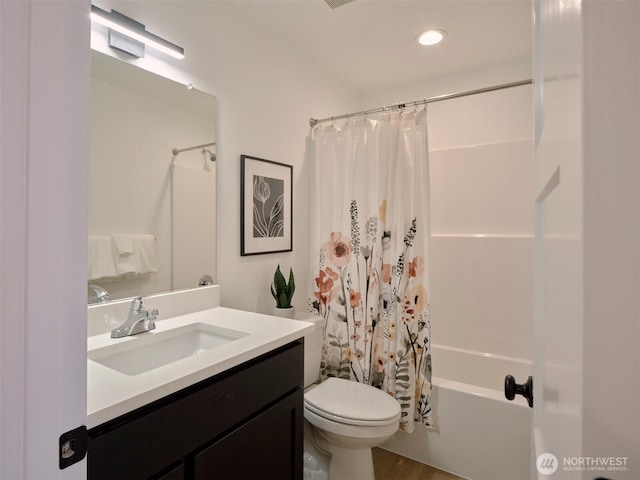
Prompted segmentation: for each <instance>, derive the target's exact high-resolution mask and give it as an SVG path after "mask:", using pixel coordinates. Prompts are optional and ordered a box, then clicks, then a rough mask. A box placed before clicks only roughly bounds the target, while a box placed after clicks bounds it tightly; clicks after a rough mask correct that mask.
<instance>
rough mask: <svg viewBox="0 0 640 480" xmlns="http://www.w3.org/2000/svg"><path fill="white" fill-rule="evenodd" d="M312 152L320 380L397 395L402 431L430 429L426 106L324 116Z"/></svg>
mask: <svg viewBox="0 0 640 480" xmlns="http://www.w3.org/2000/svg"><path fill="white" fill-rule="evenodd" d="M310 152H311V155H312V164H313V174H312V176H313V181H312V196H311V198H312V200H311V203H312V206H311V208H312V209H311V216H312V218H311V225H312V226H311V248H312V250H311V251H312V267H311V272H312V274H313V279H314V281H313V284H312V294H311V296H310V303H311V305H312V309H313V310H314V311H315V312H316V313H317V314H319V315H321V316H322V317H323V318H324V328H323V335H324V344H323V348H322V364H321V371H320V380H324V379H326V378H327V377H339V378H346V379H350V380H353V381H357V382H361V383H365V384H368V385H372V386H374V387H377V388H380V389H382V390H383V391H385V392H387V393H388V394H389V395H392V396H393V397H394V398H396V400H398V402H399V403H400V405H401V409H402V416H401V419H400V428H401V429H403V430H405V431H407V432H412V431H413V430H414V428H415V423H414V422H415V421H420V422H423V423H424V424H425V425H427V426H428V427H430V426H432V422H431V355H430V346H431V343H430V342H431V340H430V331H431V324H430V315H429V303H428V302H429V298H428V276H427V272H428V267H429V258H428V249H427V243H428V239H429V159H428V145H427V112H426V109H425V110H422V111H420V112H418V111H413V112H406V111H405V112H403V111H400V112H392V113H383V114H380V115H376V116H367V117H366V118H364V119H363V118H357V119H355V120H351V121H349V122H347V123H346V124H345V125H344V126H342V127H338V126H335V125H322V124H321V125H319V126H316V127H314V129H313V130H312V132H311V136H310Z"/></svg>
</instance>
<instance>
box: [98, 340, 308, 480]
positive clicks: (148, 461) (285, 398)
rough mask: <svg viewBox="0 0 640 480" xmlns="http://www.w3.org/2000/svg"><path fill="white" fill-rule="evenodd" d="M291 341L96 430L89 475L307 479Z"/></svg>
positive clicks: (297, 352)
mask: <svg viewBox="0 0 640 480" xmlns="http://www.w3.org/2000/svg"><path fill="white" fill-rule="evenodd" d="M302 378H303V345H302V342H301V341H296V342H292V343H290V344H288V345H286V346H284V347H281V348H279V349H276V350H275V351H273V352H270V353H267V354H265V355H262V356H260V357H258V358H256V359H254V360H252V361H249V362H246V363H244V364H242V365H240V366H238V367H236V368H233V369H231V370H230V371H228V372H225V373H221V374H218V375H215V376H213V377H211V378H209V379H207V380H204V381H202V382H199V383H197V384H196V385H193V386H191V387H188V388H185V389H183V390H181V391H179V392H176V393H175V394H172V395H169V396H167V397H165V398H163V399H161V400H158V401H156V402H153V403H152V404H150V405H147V406H144V407H141V408H139V409H137V410H135V411H133V412H131V413H129V414H126V415H123V416H121V417H118V418H116V419H114V420H112V421H109V422H107V423H105V424H102V425H99V426H97V427H95V428H92V429H91V430H89V452H88V478H90V479H92V478H95V479H98V478H111V479H113V478H118V479H126V478H137V479H139V478H162V479H174V478H175V479H177V478H211V479H214V478H239V479H246V478H282V479H292V478H302V431H303V430H302V427H303V414H302V398H303V390H302Z"/></svg>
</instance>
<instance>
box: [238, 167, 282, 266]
mask: <svg viewBox="0 0 640 480" xmlns="http://www.w3.org/2000/svg"><path fill="white" fill-rule="evenodd" d="M240 176H241V182H240V211H241V215H242V216H241V219H240V255H243V256H244V255H259V254H263V253H275V252H290V251H291V250H292V249H293V226H292V219H293V167H292V166H291V165H286V164H284V163H278V162H274V161H272V160H265V159H263V158H256V157H250V156H248V155H241V156H240Z"/></svg>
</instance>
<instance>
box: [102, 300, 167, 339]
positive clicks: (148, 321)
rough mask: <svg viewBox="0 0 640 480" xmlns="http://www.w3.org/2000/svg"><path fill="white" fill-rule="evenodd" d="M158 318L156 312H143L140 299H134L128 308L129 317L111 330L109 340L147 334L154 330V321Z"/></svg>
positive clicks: (154, 310)
mask: <svg viewBox="0 0 640 480" xmlns="http://www.w3.org/2000/svg"><path fill="white" fill-rule="evenodd" d="M157 316H158V310H156V309H155V308H154V309H151V310H145V309H144V303H143V302H142V297H136V298H134V299H133V301H132V302H131V307H129V316H128V317H127V321H126V322H124V323H123V324H122V325H120V326H119V327H118V328H114V329H113V330H111V338H122V337H128V336H129V335H135V334H137V333H142V332H148V331H149V330H153V329H154V328H156V322H155V321H154V320H155V319H156V317H157Z"/></svg>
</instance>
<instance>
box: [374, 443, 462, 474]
mask: <svg viewBox="0 0 640 480" xmlns="http://www.w3.org/2000/svg"><path fill="white" fill-rule="evenodd" d="M372 452H373V469H374V471H375V474H376V480H461V477H458V476H456V475H452V474H450V473H447V472H443V471H442V470H438V469H437V468H433V467H430V466H428V465H425V464H423V463H420V462H416V461H413V460H410V459H408V458H405V457H401V456H400V455H396V454H395V453H392V452H389V451H388V450H383V449H382V448H374V449H373V450H372Z"/></svg>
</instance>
